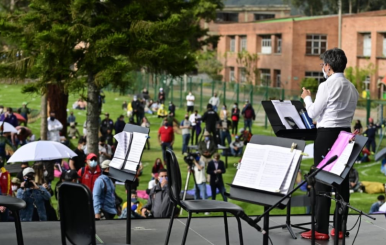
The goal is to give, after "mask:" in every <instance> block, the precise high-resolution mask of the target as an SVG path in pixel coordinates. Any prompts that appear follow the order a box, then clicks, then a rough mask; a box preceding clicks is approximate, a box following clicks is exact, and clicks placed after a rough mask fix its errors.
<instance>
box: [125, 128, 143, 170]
mask: <svg viewBox="0 0 386 245" xmlns="http://www.w3.org/2000/svg"><path fill="white" fill-rule="evenodd" d="M146 140H147V134H142V133H136V132H134V133H133V140H132V142H131V147H130V152H129V155H128V156H127V160H128V161H132V162H136V163H139V161H140V160H141V155H142V151H143V148H144V147H145V144H146Z"/></svg>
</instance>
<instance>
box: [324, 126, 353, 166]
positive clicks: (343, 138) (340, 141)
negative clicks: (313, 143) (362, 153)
mask: <svg viewBox="0 0 386 245" xmlns="http://www.w3.org/2000/svg"><path fill="white" fill-rule="evenodd" d="M353 136H354V134H352V133H348V132H345V131H342V132H340V133H339V136H338V138H337V139H336V141H335V143H334V145H333V146H332V148H331V150H330V151H329V152H328V153H327V156H326V157H325V158H324V159H323V160H322V161H321V162H320V163H319V164H318V166H317V168H321V167H323V165H324V164H325V163H326V162H327V161H328V160H329V159H330V158H331V157H333V156H335V155H337V156H338V158H339V157H340V155H342V153H343V151H344V149H345V148H346V146H347V145H348V143H349V142H350V140H351V138H352V137H353ZM335 163H336V160H335V161H334V162H332V163H331V164H329V165H328V166H326V167H325V168H324V169H323V170H324V171H327V172H329V171H331V169H332V167H334V165H335Z"/></svg>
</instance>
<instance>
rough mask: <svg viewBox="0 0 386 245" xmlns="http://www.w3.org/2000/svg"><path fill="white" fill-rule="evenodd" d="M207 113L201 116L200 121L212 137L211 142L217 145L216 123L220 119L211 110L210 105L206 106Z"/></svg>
mask: <svg viewBox="0 0 386 245" xmlns="http://www.w3.org/2000/svg"><path fill="white" fill-rule="evenodd" d="M206 109H207V111H206V112H205V113H204V115H202V118H201V119H202V121H203V122H205V129H206V131H208V132H209V133H211V134H212V136H213V141H214V142H215V144H216V145H217V143H218V141H217V134H216V125H217V122H218V121H219V120H220V117H219V116H218V114H217V112H215V111H214V110H213V106H212V105H211V104H208V105H207V106H206Z"/></svg>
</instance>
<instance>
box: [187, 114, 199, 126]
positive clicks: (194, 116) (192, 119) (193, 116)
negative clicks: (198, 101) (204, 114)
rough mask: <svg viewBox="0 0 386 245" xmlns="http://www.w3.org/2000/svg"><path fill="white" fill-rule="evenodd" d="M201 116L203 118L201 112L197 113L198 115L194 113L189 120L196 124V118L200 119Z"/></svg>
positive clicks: (193, 124)
mask: <svg viewBox="0 0 386 245" xmlns="http://www.w3.org/2000/svg"><path fill="white" fill-rule="evenodd" d="M200 118H201V116H200V114H198V113H197V115H195V114H194V113H193V114H190V116H189V121H190V122H191V123H192V126H196V119H200Z"/></svg>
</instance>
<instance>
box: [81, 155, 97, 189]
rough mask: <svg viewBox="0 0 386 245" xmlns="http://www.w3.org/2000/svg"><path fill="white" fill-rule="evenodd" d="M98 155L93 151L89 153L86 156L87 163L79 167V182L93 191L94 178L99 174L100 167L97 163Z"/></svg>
mask: <svg viewBox="0 0 386 245" xmlns="http://www.w3.org/2000/svg"><path fill="white" fill-rule="evenodd" d="M97 159H98V157H97V155H95V154H94V153H90V154H88V155H87V157H86V162H87V165H86V167H83V168H81V169H79V171H78V175H79V178H80V179H79V182H80V183H82V184H84V185H85V186H87V187H88V188H89V189H90V191H91V192H92V191H93V188H94V183H95V181H96V179H97V178H98V177H99V176H100V175H101V168H100V167H99V165H98V161H97Z"/></svg>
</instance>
